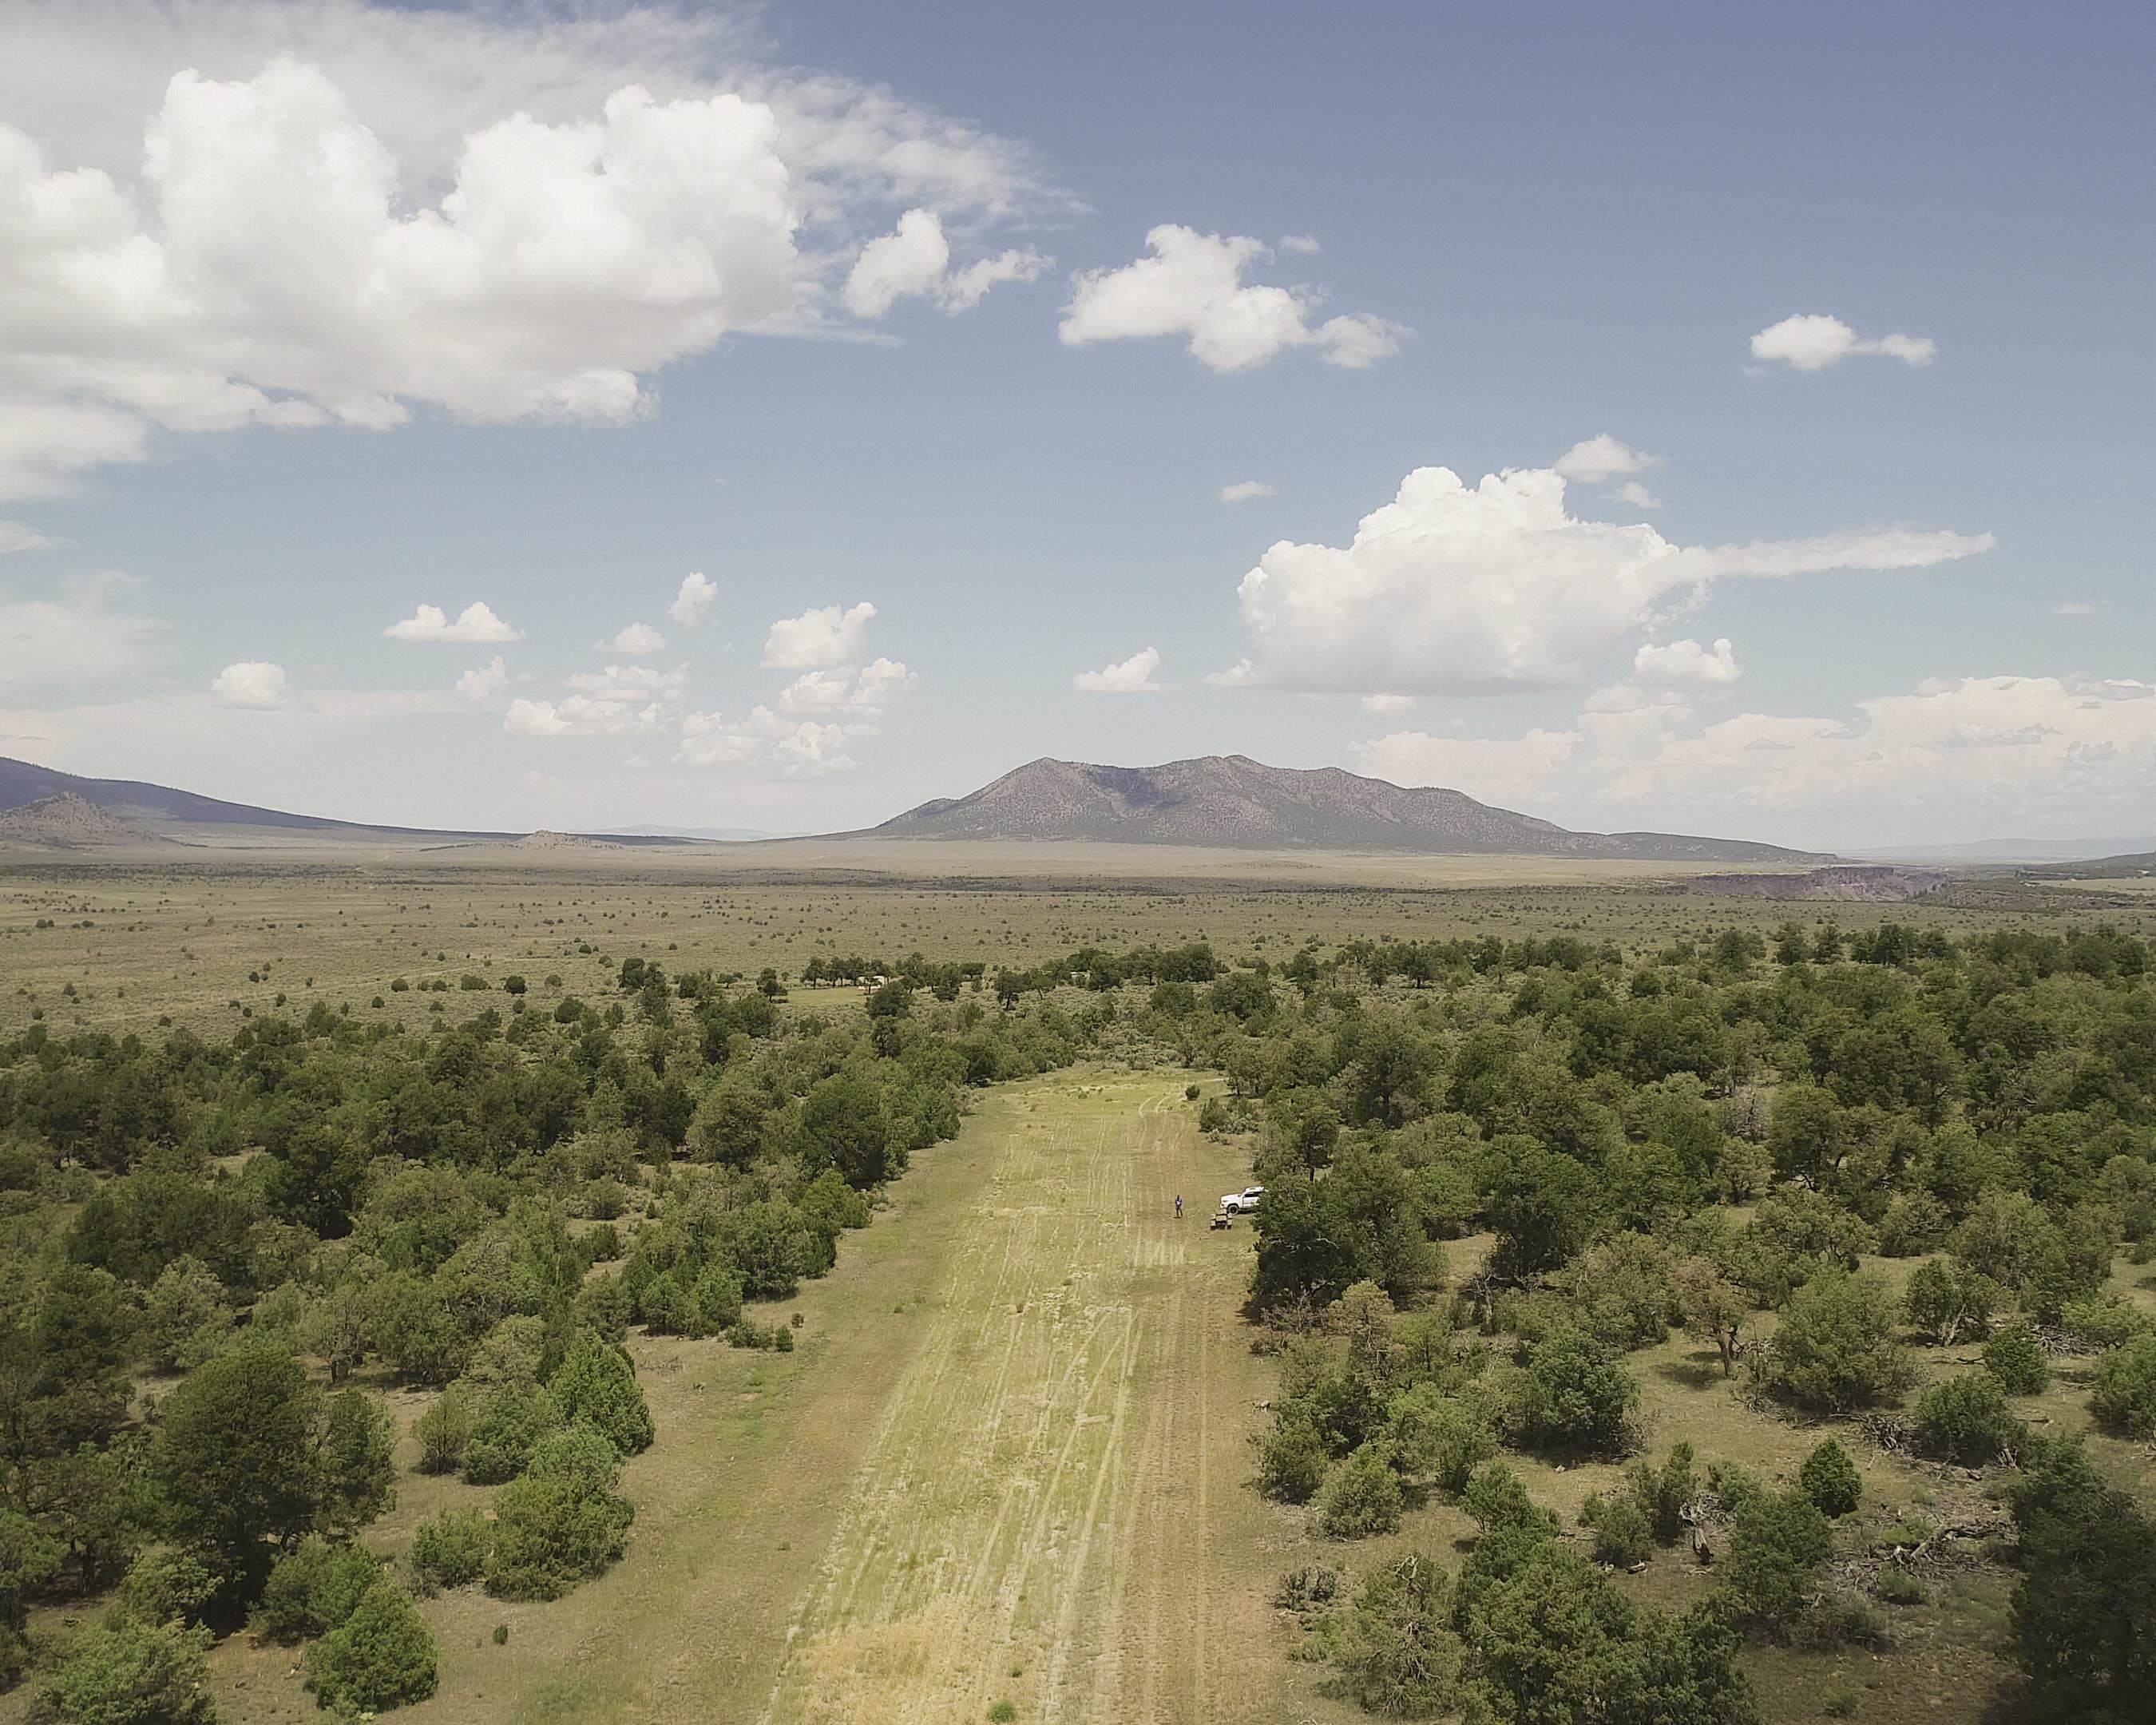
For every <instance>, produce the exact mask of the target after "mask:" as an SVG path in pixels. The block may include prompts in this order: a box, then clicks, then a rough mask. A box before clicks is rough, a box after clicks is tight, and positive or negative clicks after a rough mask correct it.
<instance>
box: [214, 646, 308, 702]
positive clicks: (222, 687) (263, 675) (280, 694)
mask: <svg viewBox="0 0 2156 1725" xmlns="http://www.w3.org/2000/svg"><path fill="white" fill-rule="evenodd" d="M209 698H210V700H211V701H213V702H214V703H215V704H216V705H217V706H225V707H236V708H238V709H239V710H240V711H244V712H258V713H268V712H285V711H290V709H292V708H294V707H296V706H302V705H304V703H303V702H302V701H300V691H298V690H296V689H295V688H294V687H293V686H292V683H291V680H290V678H289V677H287V676H286V675H285V667H284V666H282V665H272V664H271V663H270V662H269V660H266V659H244V660H240V661H239V663H238V664H237V665H227V666H225V668H224V669H223V670H221V671H219V672H218V674H217V675H216V676H215V677H213V678H212V679H211V680H210V685H209Z"/></svg>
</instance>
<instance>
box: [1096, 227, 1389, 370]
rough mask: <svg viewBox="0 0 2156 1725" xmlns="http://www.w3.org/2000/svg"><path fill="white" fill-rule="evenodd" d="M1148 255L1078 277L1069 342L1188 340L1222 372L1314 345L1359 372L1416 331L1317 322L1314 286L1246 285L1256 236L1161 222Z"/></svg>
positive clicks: (1354, 321) (1347, 319)
mask: <svg viewBox="0 0 2156 1725" xmlns="http://www.w3.org/2000/svg"><path fill="white" fill-rule="evenodd" d="M1146 249H1147V251H1149V252H1150V253H1151V254H1152V255H1151V256H1150V257H1144V258H1139V259H1137V260H1135V261H1134V262H1132V263H1129V264H1124V265H1122V267H1121V268H1119V269H1114V270H1081V271H1080V272H1079V273H1078V274H1077V275H1075V276H1074V277H1073V278H1072V279H1071V295H1070V302H1069V303H1068V304H1067V305H1065V307H1064V308H1063V321H1062V323H1061V324H1060V326H1059V327H1058V330H1057V333H1058V335H1059V336H1060V337H1061V339H1062V340H1063V341H1065V343H1066V344H1068V345H1070V346H1071V347H1077V346H1079V345H1081V344H1082V343H1085V342H1088V341H1122V340H1127V339H1132V338H1146V337H1156V336H1188V338H1189V348H1190V352H1191V353H1192V354H1193V355H1194V356H1195V357H1196V358H1197V359H1198V361H1199V363H1201V364H1202V365H1204V366H1205V367H1208V368H1209V369H1210V370H1213V371H1216V372H1240V371H1247V370H1249V369H1250V367H1254V366H1261V365H1263V364H1265V362H1267V361H1268V360H1270V359H1272V358H1273V357H1275V356H1276V355H1278V354H1280V353H1281V352H1285V351H1286V350H1287V349H1288V348H1291V347H1316V348H1317V350H1318V352H1319V356H1320V357H1322V359H1324V360H1325V362H1327V364H1329V365H1337V366H1345V367H1350V368H1351V369H1355V368H1360V367H1364V366H1368V365H1370V364H1372V363H1373V362H1376V361H1378V360H1380V359H1383V358H1386V357H1389V356H1390V355H1392V354H1394V353H1396V352H1399V344H1400V342H1401V341H1402V340H1403V339H1404V337H1405V336H1407V335H1409V333H1410V332H1409V331H1408V330H1407V329H1406V328H1404V326H1401V325H1399V324H1395V323H1391V322H1389V321H1386V320H1385V319H1383V318H1381V317H1376V316H1371V315H1370V314H1368V313H1359V312H1358V313H1354V314H1351V315H1347V316H1337V317H1331V318H1327V319H1325V320H1324V321H1322V322H1318V321H1313V320H1314V319H1315V317H1316V315H1317V307H1318V296H1317V295H1316V294H1314V293H1312V291H1311V290H1307V289H1299V288H1283V287H1273V286H1268V285H1263V284H1259V283H1246V282H1245V280H1243V275H1244V272H1245V270H1247V269H1249V268H1250V265H1251V264H1255V263H1256V262H1258V261H1260V259H1263V258H1265V256H1266V255H1267V252H1266V248H1265V245H1264V244H1263V243H1262V242H1261V241H1259V240H1255V239H1248V238H1245V237H1243V236H1240V235H1233V234H1200V233H1199V232H1198V231H1197V230H1196V229H1194V228H1184V227H1181V226H1178V225H1177V224H1176V223H1172V222H1164V223H1162V224H1161V225H1160V226H1158V227H1157V228H1153V229H1152V232H1151V233H1149V234H1147V235H1146Z"/></svg>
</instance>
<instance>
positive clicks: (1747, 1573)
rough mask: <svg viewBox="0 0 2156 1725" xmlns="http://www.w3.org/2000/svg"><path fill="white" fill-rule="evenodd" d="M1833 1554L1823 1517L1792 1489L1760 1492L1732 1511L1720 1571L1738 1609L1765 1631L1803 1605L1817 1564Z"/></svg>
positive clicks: (1789, 1620) (1778, 1627)
mask: <svg viewBox="0 0 2156 1725" xmlns="http://www.w3.org/2000/svg"><path fill="white" fill-rule="evenodd" d="M1833 1553H1834V1538H1833V1535H1832V1534H1831V1533H1830V1532H1829V1531H1828V1528H1827V1522H1826V1517H1825V1516H1823V1515H1821V1514H1820V1512H1819V1509H1818V1507H1817V1506H1815V1504H1814V1503H1813V1502H1812V1501H1811V1499H1809V1497H1804V1495H1803V1494H1802V1493H1800V1492H1796V1491H1772V1492H1762V1493H1760V1494H1759V1496H1758V1497H1754V1498H1753V1500H1752V1501H1751V1502H1749V1503H1748V1504H1746V1505H1745V1506H1744V1507H1743V1509H1742V1510H1741V1511H1740V1512H1738V1517H1737V1519H1736V1522H1734V1524H1733V1525H1732V1527H1731V1528H1730V1532H1729V1555H1728V1557H1727V1560H1726V1561H1725V1562H1724V1564H1723V1567H1722V1574H1723V1577H1724V1579H1726V1580H1727V1583H1728V1585H1729V1589H1730V1593H1731V1594H1732V1597H1733V1599H1735V1601H1736V1603H1737V1605H1738V1609H1739V1610H1740V1611H1742V1612H1743V1615H1745V1616H1746V1617H1747V1618H1748V1619H1749V1620H1751V1621H1752V1622H1753V1624H1755V1625H1758V1627H1759V1628H1761V1629H1763V1630H1768V1631H1770V1632H1782V1631H1786V1630H1788V1629H1789V1627H1790V1626H1791V1625H1793V1624H1794V1622H1795V1621H1796V1619H1797V1616H1798V1614H1799V1612H1800V1611H1801V1610H1802V1609H1803V1607H1804V1600H1805V1599H1806V1597H1807V1595H1808V1594H1809V1593H1810V1591H1811V1588H1812V1584H1813V1582H1814V1579H1815V1577H1816V1576H1817V1574H1818V1573H1819V1567H1820V1564H1822V1563H1825V1561H1826V1560H1827V1558H1830V1556H1832V1555H1833Z"/></svg>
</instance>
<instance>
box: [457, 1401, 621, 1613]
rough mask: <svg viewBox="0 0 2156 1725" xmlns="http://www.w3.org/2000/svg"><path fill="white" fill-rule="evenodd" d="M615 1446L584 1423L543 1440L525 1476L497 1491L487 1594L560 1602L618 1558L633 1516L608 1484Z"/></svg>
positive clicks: (615, 1463) (616, 1458)
mask: <svg viewBox="0 0 2156 1725" xmlns="http://www.w3.org/2000/svg"><path fill="white" fill-rule="evenodd" d="M620 1467H621V1457H620V1454H619V1451H618V1450H615V1448H614V1446H613V1445H612V1444H611V1443H610V1442H608V1440H606V1439H605V1438H604V1437H603V1436H602V1435H600V1434H599V1433H598V1432H596V1431H594V1430H592V1428H591V1427H590V1426H588V1425H572V1426H570V1427H568V1428H567V1430H562V1431H557V1432H554V1433H552V1434H551V1435H548V1436H547V1437H545V1438H543V1439H542V1440H540V1442H539V1443H538V1444H537V1445H536V1446H535V1447H534V1449H533V1450H532V1452H531V1465H530V1466H528V1467H527V1468H526V1470H525V1473H524V1476H523V1477H522V1478H521V1479H519V1480H516V1481H513V1482H512V1483H511V1484H509V1485H507V1486H503V1487H502V1489H501V1490H500V1491H497V1492H496V1493H495V1499H494V1550H493V1553H492V1554H491V1555H490V1557H489V1558H488V1560H487V1569H486V1584H487V1590H488V1591H489V1592H490V1593H492V1594H495V1595H496V1596H497V1597H499V1598H501V1599H559V1598H561V1597H562V1594H565V1593H567V1592H568V1591H569V1589H571V1588H572V1587H574V1586H575V1585H576V1584H577V1583H578V1582H579V1581H581V1580H583V1579H584V1578H585V1577H586V1576H588V1575H596V1574H598V1573H599V1571H600V1570H602V1569H603V1568H606V1566H607V1565H608V1563H612V1562H613V1560H614V1559H615V1558H618V1557H619V1556H620V1555H621V1553H622V1548H623V1545H624V1543H625V1541H626V1540H627V1538H628V1534H629V1523H630V1522H632V1521H633V1520H634V1519H635V1514H636V1512H635V1511H634V1509H633V1508H631V1507H630V1506H629V1502H628V1501H627V1500H626V1499H624V1498H623V1497H619V1496H618V1495H616V1493H615V1491H614V1490H613V1484H614V1481H615V1479H616V1477H617V1476H618V1475H619V1471H620Z"/></svg>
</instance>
